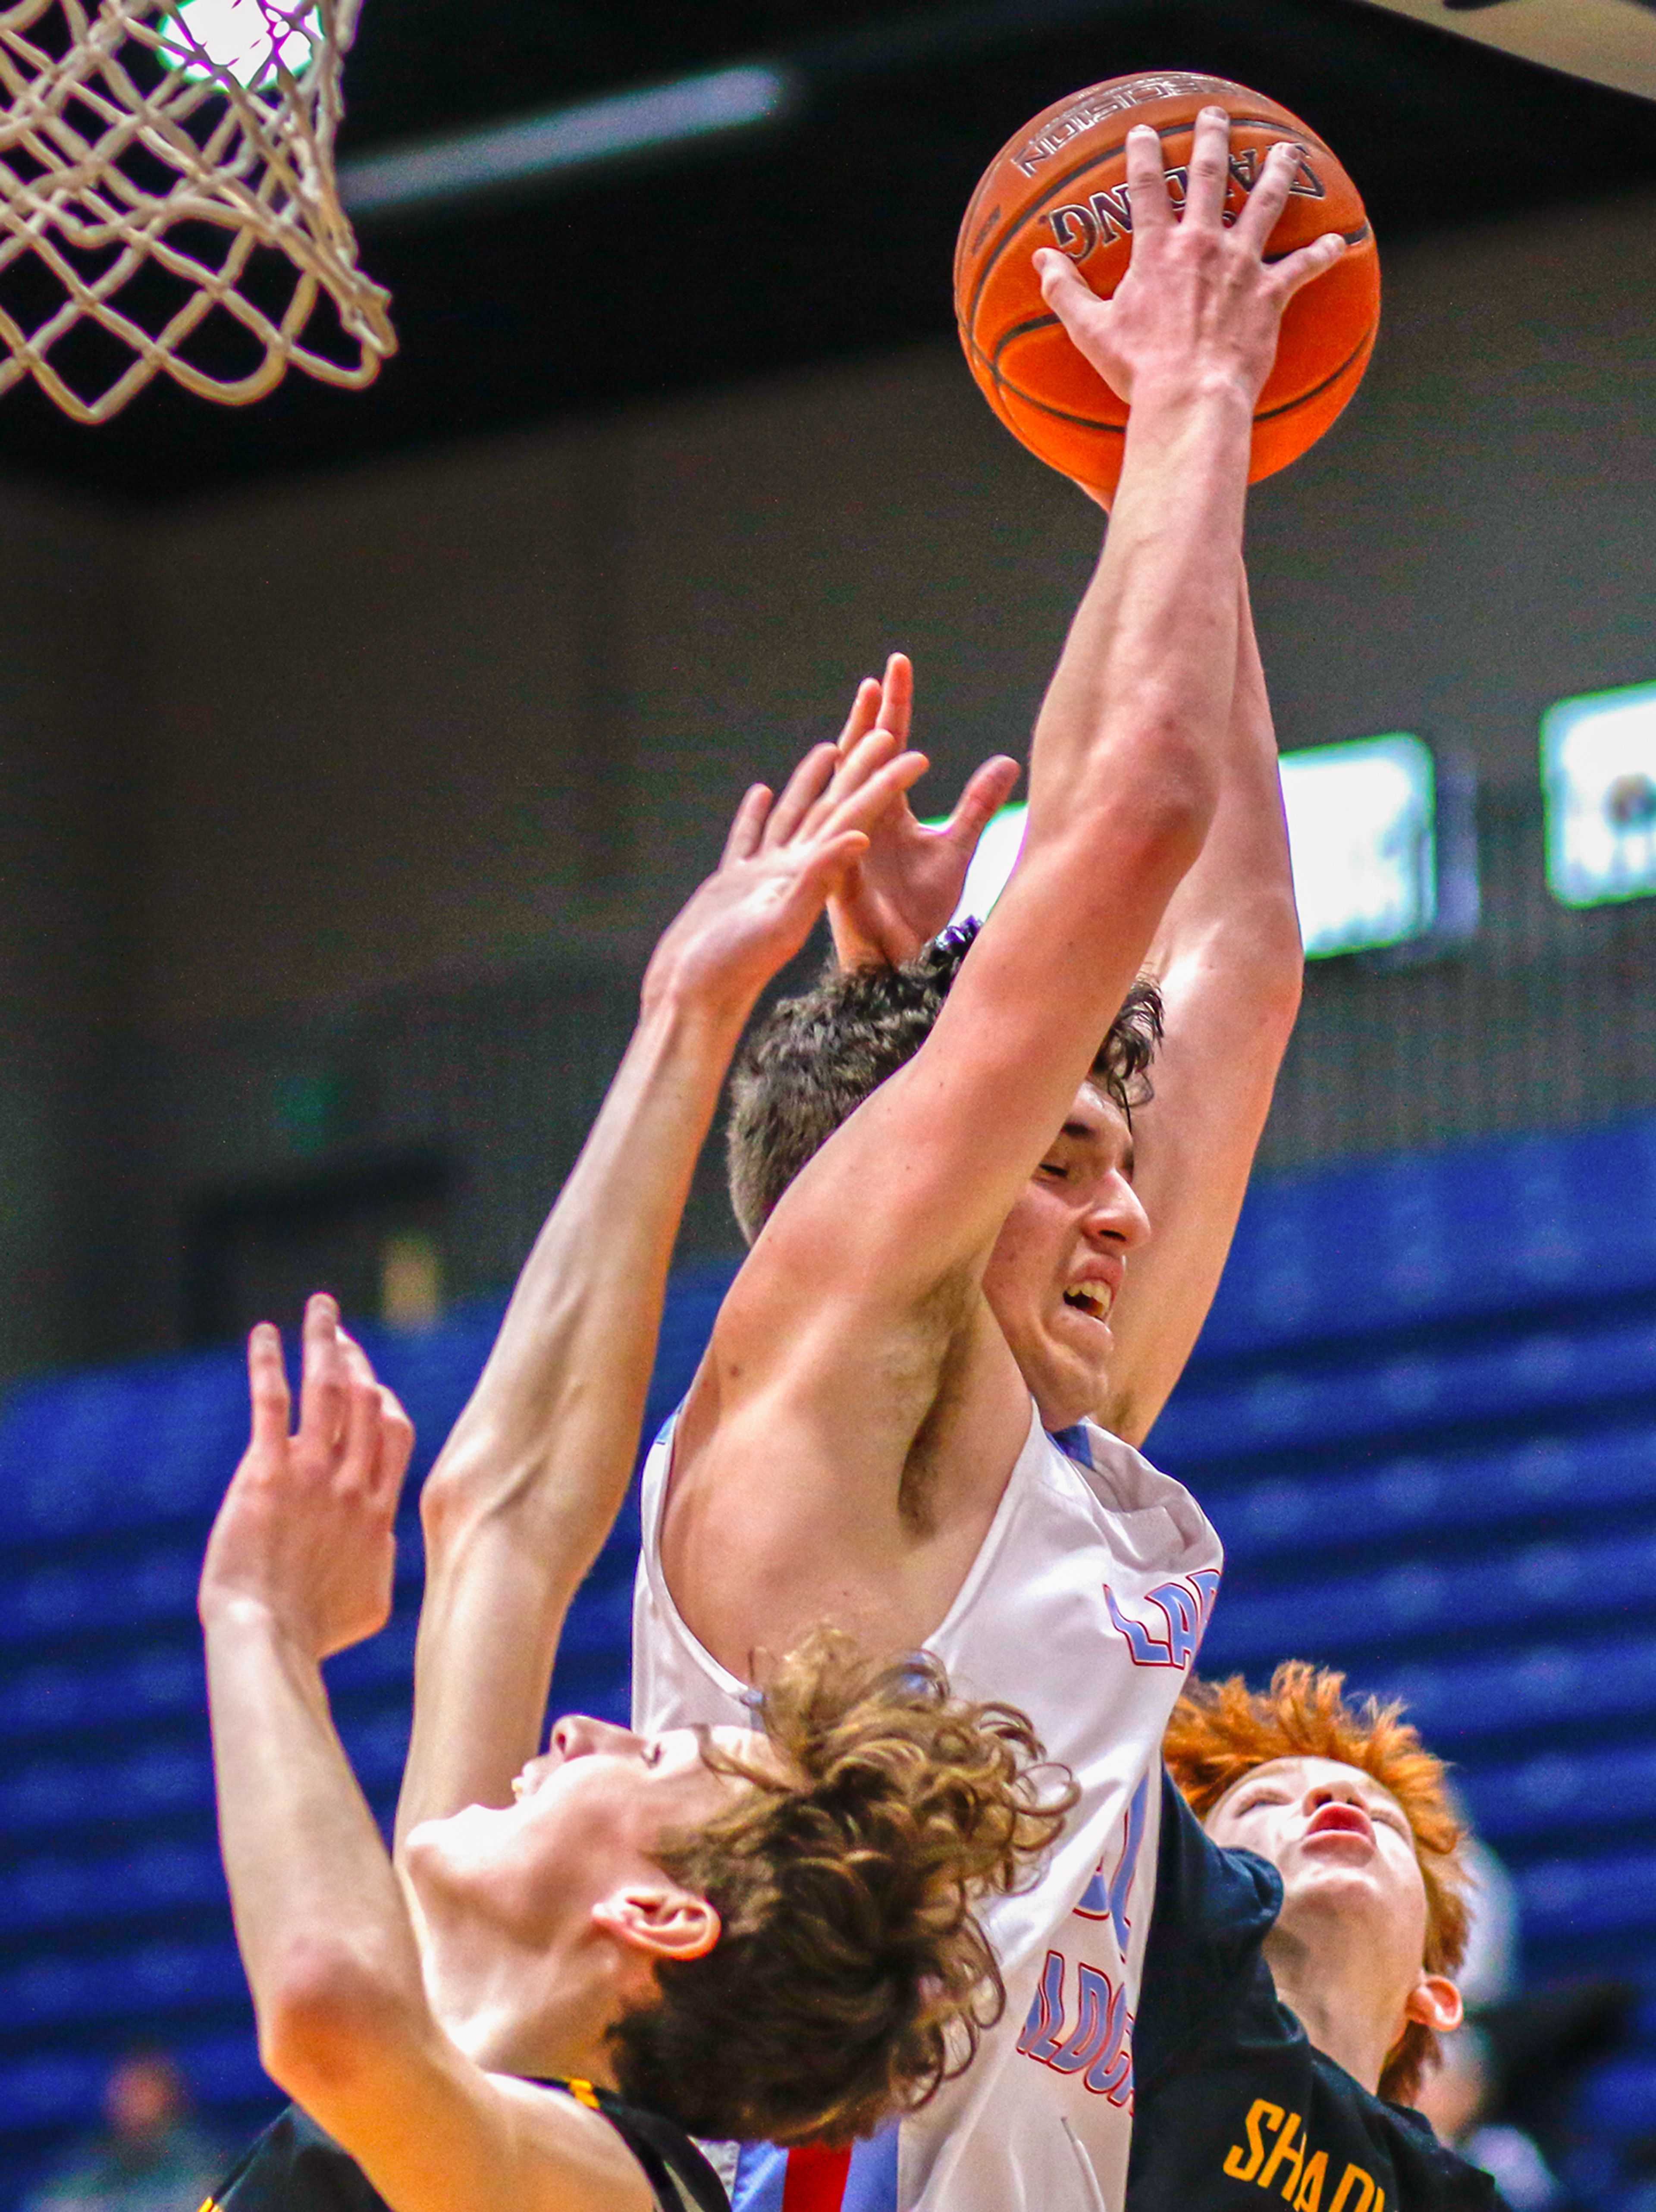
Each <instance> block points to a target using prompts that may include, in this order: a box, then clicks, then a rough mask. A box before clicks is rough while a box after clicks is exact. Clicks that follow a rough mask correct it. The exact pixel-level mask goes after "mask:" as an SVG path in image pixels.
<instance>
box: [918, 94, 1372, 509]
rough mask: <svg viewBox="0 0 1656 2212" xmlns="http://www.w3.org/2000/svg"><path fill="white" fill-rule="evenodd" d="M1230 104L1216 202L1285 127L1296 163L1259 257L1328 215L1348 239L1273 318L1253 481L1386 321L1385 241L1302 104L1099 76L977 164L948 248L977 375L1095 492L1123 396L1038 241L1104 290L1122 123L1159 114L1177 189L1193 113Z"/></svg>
mask: <svg viewBox="0 0 1656 2212" xmlns="http://www.w3.org/2000/svg"><path fill="white" fill-rule="evenodd" d="M1207 106H1220V107H1223V108H1225V109H1227V110H1228V112H1229V115H1230V118H1231V130H1230V169H1231V177H1230V184H1229V186H1228V191H1227V196H1226V210H1227V219H1229V218H1230V216H1232V215H1233V214H1234V211H1235V210H1237V209H1240V206H1241V204H1242V201H1243V198H1244V197H1245V196H1246V195H1247V192H1248V191H1250V190H1251V189H1252V187H1253V183H1254V180H1255V179H1256V178H1257V177H1258V176H1259V171H1260V167H1261V165H1262V164H1263V163H1264V161H1265V156H1266V155H1267V154H1268V153H1269V152H1270V150H1271V147H1273V146H1274V145H1276V144H1277V143H1278V142H1279V141H1282V140H1287V141H1288V142H1289V143H1291V144H1292V145H1294V146H1295V147H1296V148H1297V149H1299V156H1300V159H1299V167H1298V170H1297V173H1296V174H1295V179H1294V183H1293V186H1292V188H1291V190H1290V191H1289V200H1288V204H1287V206H1286V207H1285V208H1284V209H1283V213H1282V216H1281V218H1280V220H1279V221H1278V222H1277V228H1276V229H1275V231H1274V232H1273V233H1272V234H1271V258H1273V259H1275V258H1277V257H1279V256H1280V255H1283V254H1287V253H1291V252H1294V250H1295V248H1296V247H1298V246H1307V245H1309V243H1310V242H1311V240H1313V238H1317V237H1319V236H1320V235H1321V234H1322V233H1323V232H1325V231H1329V230H1337V231H1338V232H1339V233H1340V234H1341V235H1342V236H1343V237H1344V240H1345V241H1346V250H1345V252H1344V254H1343V255H1342V256H1341V258H1340V259H1339V260H1338V261H1337V262H1336V263H1335V264H1334V265H1333V266H1332V267H1331V269H1327V270H1324V271H1323V273H1322V274H1321V275H1320V276H1316V277H1313V279H1312V281H1311V282H1310V283H1308V284H1307V285H1306V286H1305V287H1304V288H1303V289H1302V290H1301V291H1300V292H1298V293H1297V294H1296V295H1295V297H1294V298H1293V299H1292V300H1291V301H1289V307H1288V311H1287V313H1285V314H1284V316H1283V327H1282V337H1281V340H1280V342H1279V343H1278V345H1277V360H1276V365H1275V367H1274V368H1272V370H1271V376H1270V379H1269V380H1268V381H1267V383H1266V385H1265V389H1264V390H1263V392H1261V393H1260V395H1259V404H1258V406H1257V408H1256V409H1255V411H1254V416H1253V457H1252V462H1251V465H1250V467H1249V471H1248V480H1249V482H1250V483H1258V482H1259V479H1260V477H1268V476H1271V475H1274V474H1275V472H1276V471H1277V470H1278V469H1282V468H1286V467H1287V465H1288V464H1289V462H1290V461H1291V460H1294V459H1296V458H1297V457H1298V456H1299V455H1300V454H1301V453H1304V451H1305V449H1306V447H1307V446H1310V445H1313V444H1314V442H1315V441H1316V440H1317V439H1319V438H1320V437H1321V435H1322V434H1323V432H1324V431H1325V430H1326V429H1327V428H1328V426H1329V425H1330V423H1331V422H1333V420H1334V419H1335V417H1336V416H1338V414H1339V412H1340V410H1341V409H1342V408H1343V407H1344V405H1345V404H1346V402H1347V400H1349V399H1350V397H1351V395H1352V393H1353V392H1355V391H1356V388H1357V386H1358V385H1359V384H1360V383H1361V381H1362V373H1363V371H1364V369H1365V368H1367V367H1368V356H1369V355H1370V354H1371V353H1372V352H1373V351H1374V335H1375V332H1376V331H1377V330H1378V328H1379V325H1380V257H1379V254H1378V253H1377V252H1376V251H1375V247H1374V232H1373V231H1372V229H1371V228H1369V224H1368V216H1367V215H1366V214H1365V213H1364V211H1363V204H1362V198H1361V197H1360V196H1359V194H1358V192H1357V189H1356V185H1354V184H1353V183H1352V182H1351V179H1350V177H1348V176H1347V174H1346V173H1345V171H1344V169H1343V168H1342V167H1340V164H1339V162H1338V161H1337V160H1336V159H1335V157H1334V155H1332V154H1331V152H1330V151H1329V149H1328V148H1327V147H1326V146H1325V144H1324V143H1323V142H1322V140H1321V139H1320V138H1319V137H1318V136H1317V134H1316V132H1315V131H1312V130H1310V129H1308V128H1307V125H1305V124H1303V123H1301V121H1300V119H1299V118H1298V117H1297V116H1296V115H1293V114H1290V113H1289V110H1288V109H1287V108H1285V107H1281V106H1277V102H1276V101H1275V100H1266V99H1265V98H1264V97H1262V95H1261V94H1259V93H1257V92H1249V91H1248V90H1247V88H1245V87H1244V86H1242V85H1240V84H1229V83H1227V82H1225V80H1224V79H1223V78H1221V77H1210V76H1189V75H1186V74H1185V73H1184V72H1182V71H1163V72H1162V73H1160V74H1158V75H1155V76H1119V77H1111V78H1110V79H1109V80H1108V81H1107V82H1105V83H1103V84H1095V85H1093V86H1091V87H1090V88H1089V89H1088V90H1087V91H1085V92H1079V93H1076V94H1073V95H1072V96H1071V98H1069V99H1067V100H1059V101H1057V102H1056V103H1055V104H1054V105H1053V106H1051V107H1048V108H1046V109H1044V110H1043V111H1042V112H1041V113H1040V114H1039V115H1037V116H1036V117H1035V118H1034V121H1033V122H1031V123H1029V124H1027V125H1025V126H1024V128H1023V129H1022V131H1019V132H1018V133H1017V135H1016V137H1014V138H1011V139H1010V140H1009V141H1008V142H1007V143H1006V144H1005V145H1004V147H1003V148H1002V149H1001V150H1000V152H999V153H998V155H996V156H995V158H994V160H993V161H992V162H991V163H990V165H989V167H988V168H987V169H986V171H985V172H984V175H983V178H982V180H981V181H980V184H979V185H978V188H977V190H976V191H974V193H973V195H972V198H971V201H970V203H969V204H968V207H967V210H966V216H965V219H964V221H963V222H961V230H960V237H959V240H958V241H957V243H956V246H955V317H956V320H957V322H958V324H959V327H960V334H961V344H962V345H963V346H964V348H965V349H966V358H967V360H968V362H969V363H970V364H971V369H972V374H973V375H974V377H976V379H977V380H978V382H979V384H980V386H982V387H983V391H984V394H985V396H986V398H987V399H988V401H989V404H990V405H991V406H992V408H993V409H994V410H995V412H996V413H997V414H998V416H1000V418H1001V420H1002V422H1004V423H1005V425H1006V427H1007V428H1008V429H1009V430H1010V431H1011V432H1012V434H1013V435H1014V436H1015V437H1016V438H1019V439H1021V440H1022V441H1023V443H1024V444H1025V445H1026V446H1027V447H1028V448H1029V450H1030V452H1031V453H1034V454H1037V455H1038V456H1039V457H1040V459H1042V460H1043V461H1046V463H1048V464H1049V465H1050V466H1052V468H1055V469H1059V470H1060V471H1062V472H1063V473H1064V475H1065V476H1066V477H1074V478H1075V479H1076V480H1077V483H1083V484H1085V485H1086V486H1087V487H1088V488H1089V490H1093V491H1096V492H1098V493H1099V494H1101V495H1102V496H1103V497H1104V498H1105V499H1108V498H1109V497H1110V495H1112V494H1113V491H1114V489H1115V485H1116V480H1117V478H1118V477H1119V475H1120V473H1121V454H1122V447H1123V443H1124V440H1125V430H1126V421H1127V409H1126V404H1125V401H1123V400H1121V399H1119V398H1118V397H1117V396H1116V394H1115V393H1114V392H1112V391H1111V389H1110V387H1109V386H1108V385H1107V383H1106V382H1105V381H1104V380H1103V378H1102V377H1101V376H1100V375H1099V374H1098V372H1097V371H1096V369H1095V368H1092V367H1091V366H1090V364H1089V362H1086V361H1084V360H1083V358H1082V356H1081V355H1080V354H1079V353H1078V352H1077V350H1076V348H1075V347H1074V345H1073V344H1072V343H1071V341H1070V338H1069V337H1068V335H1067V333H1066V332H1065V329H1064V327H1063V325H1062V324H1060V323H1059V319H1058V318H1057V316H1056V315H1054V314H1053V313H1052V310H1051V309H1050V308H1049V307H1047V305H1046V301H1044V300H1043V299H1042V297H1041V294H1040V283H1039V281H1038V280H1037V277H1036V275H1035V270H1034V255H1035V253H1036V252H1037V250H1038V249H1039V248H1040V247H1041V246H1057V247H1058V248H1059V251H1060V252H1065V253H1067V254H1068V255H1069V256H1070V258H1071V260H1072V261H1075V262H1076V263H1077V264H1078V265H1079V267H1080V269H1081V270H1082V273H1083V276H1085V277H1086V280H1087V282H1088V283H1089V285H1090V286H1091V287H1092V289H1093V290H1094V291H1095V292H1096V293H1097V294H1098V295H1099V296H1100V297H1101V299H1107V298H1108V297H1109V296H1110V295H1111V294H1112V293H1113V291H1114V289H1115V288H1116V286H1117V285H1118V284H1119V283H1120V281H1121V279H1122V278H1123V276H1125V274H1126V272H1127V264H1128V261H1129V259H1130V258H1131V252H1132V207H1131V197H1130V191H1129V188H1128V185H1127V182H1126V141H1127V133H1128V131H1130V130H1131V128H1132V127H1133V126H1134V125H1136V124H1139V123H1148V124H1150V125H1154V127H1155V129H1156V131H1157V132H1158V134H1159V135H1160V137H1161V140H1162V161H1163V165H1164V167H1165V169H1166V173H1167V177H1168V191H1169V192H1170V194H1171V195H1172V197H1173V200H1174V206H1175V208H1177V207H1178V205H1179V204H1180V202H1181V201H1182V198H1183V193H1184V187H1185V183H1186V174H1187V171H1186V166H1185V165H1186V164H1187V163H1188V161H1189V159H1190V149H1191V139H1192V132H1193V130H1194V125H1195V122H1196V118H1197V115H1198V112H1200V110H1201V109H1202V108H1204V107H1207Z"/></svg>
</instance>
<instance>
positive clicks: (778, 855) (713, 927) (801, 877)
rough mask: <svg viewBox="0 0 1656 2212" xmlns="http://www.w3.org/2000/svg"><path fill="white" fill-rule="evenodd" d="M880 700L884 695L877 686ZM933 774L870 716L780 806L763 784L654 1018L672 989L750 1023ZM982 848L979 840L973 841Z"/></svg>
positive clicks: (748, 799) (674, 928) (679, 938)
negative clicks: (918, 784)
mask: <svg viewBox="0 0 1656 2212" xmlns="http://www.w3.org/2000/svg"><path fill="white" fill-rule="evenodd" d="M876 689H877V687H876ZM926 766H927V763H926V759H925V754H924V753H917V752H912V751H910V750H907V747H906V744H905V741H904V738H903V735H902V734H901V733H900V732H898V731H896V730H895V729H892V728H889V727H886V726H881V725H879V724H878V723H877V722H876V721H875V720H874V719H873V718H872V717H871V716H870V717H868V718H867V719H866V720H864V724H863V726H861V727H860V728H859V729H858V730H856V731H855V732H853V731H852V726H851V725H850V724H847V726H846V732H845V734H844V735H843V736H842V738H841V739H840V743H839V744H837V745H836V744H820V745H816V746H814V747H813V748H812V749H811V750H810V752H808V753H807V754H806V756H805V757H804V760H803V761H801V762H800V763H799V765H798V768H797V769H795V770H794V772H793V774H792V776H791V777H790V778H789V780H788V782H787V784H786V787H785V788H784V790H783V792H782V794H781V796H780V798H773V796H772V793H771V792H770V790H769V788H768V787H767V786H766V785H764V784H762V783H756V784H755V785H754V786H753V787H751V789H749V792H748V793H747V795H746V796H745V797H744V798H743V801H742V804H741V805H740V806H739V807H738V808H737V811H736V818H735V820H734V821H733V822H732V823H731V831H730V836H728V838H727V839H726V840H725V852H724V857H723V858H722V860H720V861H719V866H718V868H717V869H716V870H715V871H714V872H713V874H712V875H711V876H709V877H708V878H707V881H706V883H704V884H702V885H701V889H700V890H697V891H696V892H695V894H694V896H692V897H691V899H690V901H689V902H688V905H687V906H686V907H685V908H684V909H683V911H682V913H681V914H680V915H679V916H678V918H677V920H676V921H674V922H673V924H672V925H671V927H670V928H669V929H668V931H667V932H666V934H665V935H664V937H663V939H662V940H661V942H660V944H659V945H658V946H657V947H656V950H655V953H654V956H653V957H652V960H651V962H650V965H649V968H648V969H647V970H646V975H645V978H644V993H643V996H644V1004H645V1006H646V1009H647V1008H648V1007H649V1006H651V1005H652V1003H653V1002H654V1001H655V1000H657V999H658V998H659V997H660V996H661V995H662V994H664V993H665V992H667V991H669V990H671V991H674V992H676V993H677V994H680V995H681V996H682V997H683V998H685V999H687V1000H693V1001H696V1002H699V1003H701V1004H702V1005H705V1006H708V1007H709V1008H710V1009H718V1010H722V1011H734V1012H736V1013H737V1016H738V1018H745V1017H746V1015H747V1013H748V1012H749V1010H750V1008H751V1006H752V1005H753V1002H754V1000H755V999H756V998H757V997H758V995H759V993H760V992H761V990H762V989H763V988H764V987H765V985H766V984H767V983H768V982H769V981H770V980H771V978H772V976H773V975H775V974H776V973H777V971H778V970H779V969H781V968H783V967H785V966H786V963H788V962H789V961H790V960H792V957H793V956H794V954H795V953H796V952H798V951H799V949H800V947H801V946H802V945H804V942H805V939H807V938H808V937H809V936H810V933H811V929H812V927H813V926H814V925H815V923H816V918H817V916H818V915H820V914H821V913H822V903H823V901H824V900H825V899H826V898H827V897H828V896H829V894H830V893H831V892H832V891H833V890H834V888H835V886H836V885H838V884H840V883H841V882H842V881H843V880H844V878H845V877H846V872H848V871H849V870H851V869H852V868H854V867H855V866H857V864H858V861H859V860H860V859H861V858H862V856H863V855H864V854H865V853H866V852H867V851H868V849H869V847H870V838H871V837H872V836H873V835H874V834H875V832H876V829H877V825H878V824H879V823H881V822H882V821H883V819H884V818H885V817H887V816H888V815H889V813H890V812H891V811H893V810H894V809H895V808H898V807H901V809H902V811H904V812H905V813H907V802H906V801H905V799H904V798H903V793H905V792H906V791H907V789H908V787H909V786H910V785H911V784H912V783H913V782H914V781H915V780H916V778H917V777H919V776H920V775H924V774H925V769H926ZM974 842H975V841H974Z"/></svg>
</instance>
